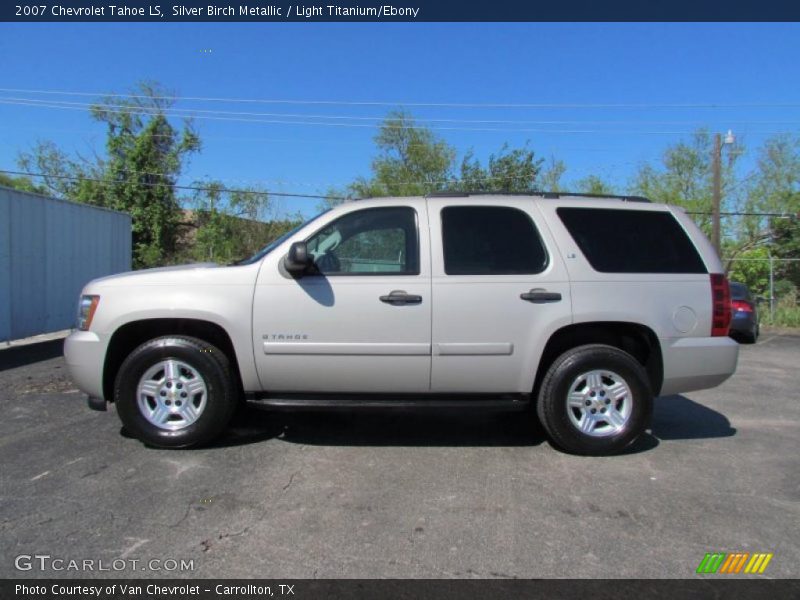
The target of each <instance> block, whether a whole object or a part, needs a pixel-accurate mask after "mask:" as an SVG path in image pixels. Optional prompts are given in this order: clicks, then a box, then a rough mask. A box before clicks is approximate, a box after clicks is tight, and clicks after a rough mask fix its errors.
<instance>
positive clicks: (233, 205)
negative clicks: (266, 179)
mask: <svg viewBox="0 0 800 600" xmlns="http://www.w3.org/2000/svg"><path fill="white" fill-rule="evenodd" d="M195 187H197V188H198V190H197V191H196V192H195V194H194V197H193V198H192V200H191V201H190V202H189V204H190V205H191V206H192V207H193V210H191V211H187V215H186V217H185V219H184V223H183V225H184V227H183V228H184V229H185V230H187V231H186V233H184V235H183V236H182V237H183V240H182V241H183V245H184V246H185V247H184V248H183V249H182V251H181V253H180V255H181V258H183V259H189V260H200V261H213V262H218V263H230V262H232V261H235V260H239V259H241V258H243V257H246V256H250V255H252V254H253V253H255V252H256V251H257V250H258V249H259V248H261V247H263V246H264V245H266V244H267V243H269V242H271V241H272V240H274V239H275V238H277V237H279V236H281V235H283V234H284V233H286V232H287V231H289V230H290V229H293V228H294V227H296V226H297V225H298V224H299V223H300V222H301V221H302V218H301V216H300V215H294V216H293V217H290V218H283V219H277V218H276V217H275V214H274V213H275V212H276V209H275V207H273V205H272V203H271V201H270V198H269V195H268V194H267V192H266V191H264V190H261V189H258V188H254V187H251V188H244V189H237V190H228V189H226V188H225V187H224V186H223V185H222V183H221V182H219V181H211V182H198V183H197V184H196V186H195Z"/></svg>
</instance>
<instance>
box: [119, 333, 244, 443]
mask: <svg viewBox="0 0 800 600" xmlns="http://www.w3.org/2000/svg"><path fill="white" fill-rule="evenodd" d="M114 398H115V404H116V406H117V413H118V414H119V416H120V419H121V420H122V423H123V424H124V426H125V428H126V429H127V430H128V431H129V432H130V433H131V434H133V435H134V436H135V437H137V438H138V439H139V440H141V441H143V442H145V443H146V444H150V445H152V446H158V447H161V448H182V447H187V446H194V445H197V444H203V443H206V442H209V441H210V440H212V439H213V438H214V437H216V436H217V435H219V434H220V433H221V432H222V430H223V429H224V428H225V426H226V425H227V424H228V421H229V420H230V418H231V415H232V414H233V411H234V409H235V407H236V386H235V385H234V383H233V379H232V376H231V370H230V363H229V361H228V357H227V356H225V354H224V353H222V352H221V351H220V350H219V349H218V348H216V347H214V346H211V345H210V344H207V343H206V342H203V341H202V340H199V339H197V338H190V337H177V336H165V337H160V338H156V339H153V340H150V341H149V342H146V343H144V344H142V345H141V346H139V347H138V348H137V349H136V350H134V351H133V352H132V353H131V354H130V356H128V358H127V359H125V361H124V362H123V363H122V366H121V367H120V370H119V373H118V374H117V378H116V382H115V385H114Z"/></svg>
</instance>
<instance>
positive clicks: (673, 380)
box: [660, 336, 739, 396]
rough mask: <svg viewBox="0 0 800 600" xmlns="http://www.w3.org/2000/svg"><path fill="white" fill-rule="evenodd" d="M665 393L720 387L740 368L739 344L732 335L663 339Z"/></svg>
mask: <svg viewBox="0 0 800 600" xmlns="http://www.w3.org/2000/svg"><path fill="white" fill-rule="evenodd" d="M661 353H662V355H663V358H664V383H663V385H662V386H661V393H660V395H661V396H668V395H670V394H678V393H681V392H690V391H693V390H704V389H707V388H712V387H716V386H718V385H719V384H721V383H722V382H723V381H725V380H726V379H728V378H729V377H730V376H731V375H733V373H734V372H735V371H736V363H737V361H738V359H739V344H737V343H736V342H735V341H734V340H732V339H731V338H729V337H727V336H726V337H704V338H671V339H662V340H661Z"/></svg>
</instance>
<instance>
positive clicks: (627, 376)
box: [545, 348, 653, 455]
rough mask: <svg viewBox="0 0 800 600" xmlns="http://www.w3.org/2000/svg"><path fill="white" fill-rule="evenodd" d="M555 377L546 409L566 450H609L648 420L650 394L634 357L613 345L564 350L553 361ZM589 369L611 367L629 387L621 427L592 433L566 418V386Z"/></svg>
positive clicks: (625, 442)
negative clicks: (595, 349) (627, 413)
mask: <svg viewBox="0 0 800 600" xmlns="http://www.w3.org/2000/svg"><path fill="white" fill-rule="evenodd" d="M557 363H558V366H557V367H556V369H555V373H554V375H555V379H554V380H553V385H552V386H550V393H551V395H552V397H551V398H547V399H546V400H545V401H546V402H550V403H552V406H551V407H550V411H548V412H549V413H550V414H549V418H550V420H551V426H554V427H556V428H557V430H558V433H559V436H558V437H559V438H561V440H562V442H563V445H565V446H566V449H567V450H570V451H572V452H577V453H579V454H592V455H602V454H613V453H616V452H619V451H621V450H622V449H624V448H625V447H626V446H628V445H629V444H630V443H631V442H633V441H634V440H635V439H636V438H637V437H638V436H639V435H641V434H642V433H643V432H644V430H645V429H646V428H647V427H648V426H649V424H650V418H651V416H652V407H653V394H652V391H651V390H650V386H649V384H648V382H647V380H646V379H644V377H643V375H644V373H643V370H642V368H641V367H640V366H639V364H638V363H636V362H635V359H633V358H632V357H629V356H628V355H627V354H624V353H622V351H619V350H616V349H611V348H608V349H603V350H601V351H599V352H597V353H590V352H582V353H581V352H577V353H568V354H567V355H566V356H565V357H563V358H562V359H560V360H559V361H557ZM593 370H605V371H613V372H614V373H616V374H617V375H619V376H620V377H622V378H623V379H624V380H625V383H626V384H627V386H628V388H629V389H630V391H631V396H632V399H633V402H632V404H633V406H632V407H631V414H630V416H629V417H628V420H627V422H626V423H625V426H624V427H623V429H622V431H620V432H618V433H616V434H614V435H610V436H604V437H592V436H589V435H587V434H584V433H582V432H580V431H579V430H578V429H576V427H575V425H574V424H573V423H572V421H571V420H570V418H569V414H568V410H569V408H568V405H567V397H568V395H569V392H570V388H571V386H572V384H573V382H574V381H575V378H576V377H578V376H579V375H581V374H583V373H586V372H588V371H593Z"/></svg>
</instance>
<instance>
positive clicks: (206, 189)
mask: <svg viewBox="0 0 800 600" xmlns="http://www.w3.org/2000/svg"><path fill="white" fill-rule="evenodd" d="M0 173H5V174H6V175H19V176H26V177H42V178H45V179H62V180H69V181H93V182H96V183H101V184H104V185H114V184H116V183H118V182H116V181H107V180H105V179H98V178H95V177H74V176H71V175H48V174H45V173H31V172H28V171H9V170H5V169H0ZM136 185H144V186H148V187H158V186H163V185H169V187H173V188H175V189H178V190H193V191H198V192H211V191H213V192H219V193H236V194H252V195H254V196H278V197H283V198H315V199H318V200H347V198H346V197H344V196H321V195H315V194H299V193H289V192H270V191H266V190H235V189H230V188H224V187H220V188H217V187H203V186H195V185H177V184H164V183H148V182H146V181H137V182H136Z"/></svg>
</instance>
